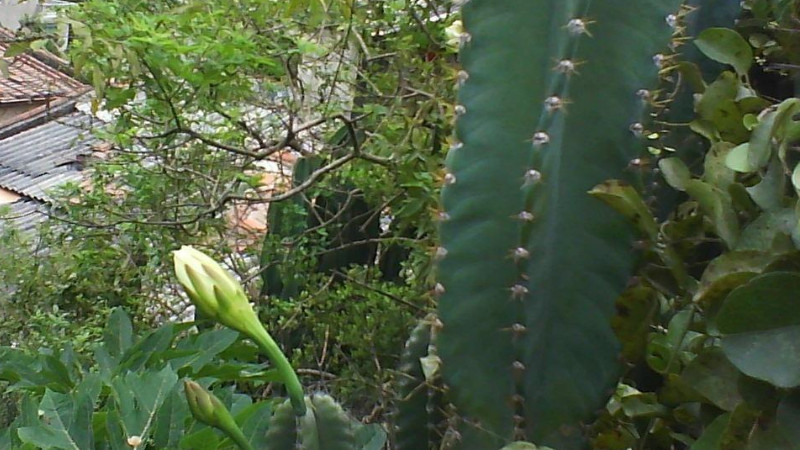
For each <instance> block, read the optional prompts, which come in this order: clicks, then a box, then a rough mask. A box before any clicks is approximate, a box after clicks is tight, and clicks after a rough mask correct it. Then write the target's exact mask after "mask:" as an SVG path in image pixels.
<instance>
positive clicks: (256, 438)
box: [236, 402, 272, 449]
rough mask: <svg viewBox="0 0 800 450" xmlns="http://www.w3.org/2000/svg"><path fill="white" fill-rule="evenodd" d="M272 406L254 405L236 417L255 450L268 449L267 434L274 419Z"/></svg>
mask: <svg viewBox="0 0 800 450" xmlns="http://www.w3.org/2000/svg"><path fill="white" fill-rule="evenodd" d="M271 413H272V405H271V404H270V403H269V402H259V403H253V404H252V405H250V406H248V407H246V408H245V409H244V410H242V411H241V412H240V413H239V414H237V415H236V422H237V423H238V424H239V425H240V426H241V429H242V433H243V434H244V436H245V437H246V438H247V440H248V442H250V445H252V446H253V448H255V449H262V448H267V439H266V437H267V432H268V431H269V422H270V419H271V418H272V414H271Z"/></svg>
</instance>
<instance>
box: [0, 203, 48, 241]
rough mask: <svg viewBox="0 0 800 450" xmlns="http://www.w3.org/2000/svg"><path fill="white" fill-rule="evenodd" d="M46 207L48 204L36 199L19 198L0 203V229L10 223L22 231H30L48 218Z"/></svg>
mask: <svg viewBox="0 0 800 450" xmlns="http://www.w3.org/2000/svg"><path fill="white" fill-rule="evenodd" d="M44 208H46V205H44V204H41V203H39V202H37V201H35V200H17V201H16V202H14V203H8V204H5V205H0V229H2V228H4V227H5V226H7V225H9V224H10V225H12V226H13V227H14V228H16V229H17V230H19V231H21V232H22V233H26V234H27V233H30V232H32V231H34V229H35V228H36V225H38V224H40V223H42V222H43V221H44V220H45V219H47V214H45V213H44V212H43V210H44Z"/></svg>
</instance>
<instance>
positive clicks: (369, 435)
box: [355, 423, 387, 450]
mask: <svg viewBox="0 0 800 450" xmlns="http://www.w3.org/2000/svg"><path fill="white" fill-rule="evenodd" d="M386 439H387V437H386V431H384V429H383V427H381V426H380V425H378V424H376V423H373V424H369V425H363V426H360V427H358V428H357V429H356V433H355V448H357V449H359V450H382V449H383V448H384V447H385V446H386Z"/></svg>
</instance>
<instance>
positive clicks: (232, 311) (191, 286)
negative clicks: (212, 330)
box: [174, 245, 261, 335]
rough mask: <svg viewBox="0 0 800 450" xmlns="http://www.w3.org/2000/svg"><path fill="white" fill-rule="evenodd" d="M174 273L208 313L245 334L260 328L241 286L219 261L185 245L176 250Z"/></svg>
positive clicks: (200, 309)
mask: <svg viewBox="0 0 800 450" xmlns="http://www.w3.org/2000/svg"><path fill="white" fill-rule="evenodd" d="M174 260H175V274H176V275H177V276H178V281H179V282H180V283H181V285H182V286H183V288H184V289H185V290H186V293H187V295H189V298H190V299H191V300H192V303H194V305H195V306H196V307H197V309H198V310H199V311H200V312H201V313H202V314H203V315H205V316H207V317H209V318H211V319H213V320H216V321H218V322H220V323H221V324H223V325H225V326H228V327H230V328H233V329H234V330H237V331H240V332H242V333H244V334H248V335H250V334H252V333H258V332H259V331H258V330H256V328H261V323H260V322H259V321H258V317H257V316H256V313H255V311H253V307H252V306H250V302H249V301H248V300H247V295H245V293H244V289H243V288H242V285H241V284H239V282H238V281H236V280H235V279H234V278H233V276H232V275H231V274H230V273H228V271H226V270H225V269H223V268H222V267H221V266H220V265H219V264H218V263H217V262H216V261H214V260H213V259H212V258H211V257H209V256H208V255H206V254H205V253H203V252H201V251H199V250H196V249H195V248H193V247H191V246H188V245H184V246H183V247H181V249H180V250H178V251H176V252H175V258H174Z"/></svg>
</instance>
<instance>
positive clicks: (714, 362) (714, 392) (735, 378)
mask: <svg viewBox="0 0 800 450" xmlns="http://www.w3.org/2000/svg"><path fill="white" fill-rule="evenodd" d="M740 377H741V374H740V373H739V371H738V370H737V369H736V367H734V366H733V365H732V364H731V363H730V362H729V361H728V360H727V359H726V358H725V355H724V354H723V353H722V350H720V349H718V348H713V349H710V350H708V351H705V352H703V353H701V354H700V355H698V356H697V357H696V358H695V359H693V360H692V362H691V363H690V364H689V365H688V366H687V367H686V369H685V370H684V371H683V373H682V374H681V378H682V380H683V381H684V382H685V383H687V384H688V385H689V386H690V387H691V388H692V389H694V390H695V391H696V392H697V393H698V394H700V395H701V396H702V397H704V398H705V399H706V400H708V401H709V402H711V403H712V404H714V405H716V406H717V407H719V408H720V409H722V410H724V411H733V410H734V409H735V408H736V406H738V405H739V403H741V402H742V396H741V395H740V394H739V385H738V382H739V378H740Z"/></svg>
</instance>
